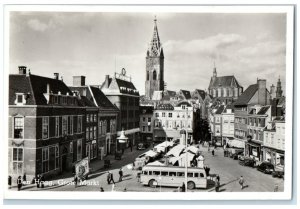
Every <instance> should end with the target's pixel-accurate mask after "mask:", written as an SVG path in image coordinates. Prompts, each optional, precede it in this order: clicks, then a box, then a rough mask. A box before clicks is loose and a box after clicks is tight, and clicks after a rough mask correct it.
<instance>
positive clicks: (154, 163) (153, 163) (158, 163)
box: [147, 161, 165, 166]
mask: <svg viewBox="0 0 300 209" xmlns="http://www.w3.org/2000/svg"><path fill="white" fill-rule="evenodd" d="M147 165H158V166H164V165H165V164H163V163H161V162H159V161H154V162H152V163H148V164H147Z"/></svg>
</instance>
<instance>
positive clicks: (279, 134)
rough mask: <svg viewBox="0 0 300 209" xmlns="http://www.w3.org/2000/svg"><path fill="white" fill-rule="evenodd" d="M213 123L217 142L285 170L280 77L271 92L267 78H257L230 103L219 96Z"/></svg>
mask: <svg viewBox="0 0 300 209" xmlns="http://www.w3.org/2000/svg"><path fill="white" fill-rule="evenodd" d="M209 123H210V131H211V133H212V134H211V137H212V138H211V140H212V142H213V143H215V144H216V145H219V146H224V145H226V146H229V147H235V148H242V149H244V154H245V156H249V157H251V158H253V159H255V160H256V161H257V162H262V161H269V162H271V163H273V164H274V165H275V166H277V169H283V166H284V150H285V146H284V145H285V97H284V96H283V95H282V89H281V81H280V79H278V82H277V88H276V89H275V86H274V85H272V86H271V87H270V91H269V90H268V89H267V88H266V80H264V79H257V83H255V84H252V85H250V86H249V87H248V88H247V89H246V90H245V91H244V92H243V93H242V94H241V95H240V96H239V97H238V98H237V99H235V100H233V102H232V103H229V104H226V103H225V102H224V101H221V100H218V98H215V99H214V101H213V102H212V103H211V105H210V107H209Z"/></svg>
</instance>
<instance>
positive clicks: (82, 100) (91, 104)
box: [79, 96, 96, 107]
mask: <svg viewBox="0 0 300 209" xmlns="http://www.w3.org/2000/svg"><path fill="white" fill-rule="evenodd" d="M79 103H80V104H81V105H82V106H86V107H96V105H95V103H94V102H93V101H91V100H90V99H88V98H87V97H86V96H80V99H79Z"/></svg>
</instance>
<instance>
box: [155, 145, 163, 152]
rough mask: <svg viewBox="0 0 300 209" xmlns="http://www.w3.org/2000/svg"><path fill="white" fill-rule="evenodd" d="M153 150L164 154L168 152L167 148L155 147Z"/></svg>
mask: <svg viewBox="0 0 300 209" xmlns="http://www.w3.org/2000/svg"><path fill="white" fill-rule="evenodd" d="M153 150H154V151H155V152H164V151H165V150H166V147H160V146H155V147H154V148H153Z"/></svg>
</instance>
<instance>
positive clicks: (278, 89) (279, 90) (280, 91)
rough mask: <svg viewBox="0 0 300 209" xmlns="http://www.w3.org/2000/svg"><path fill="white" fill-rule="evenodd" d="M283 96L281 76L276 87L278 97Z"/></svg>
mask: <svg viewBox="0 0 300 209" xmlns="http://www.w3.org/2000/svg"><path fill="white" fill-rule="evenodd" d="M280 97H282V89H281V81H280V76H279V78H278V81H277V87H276V98H280Z"/></svg>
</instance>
